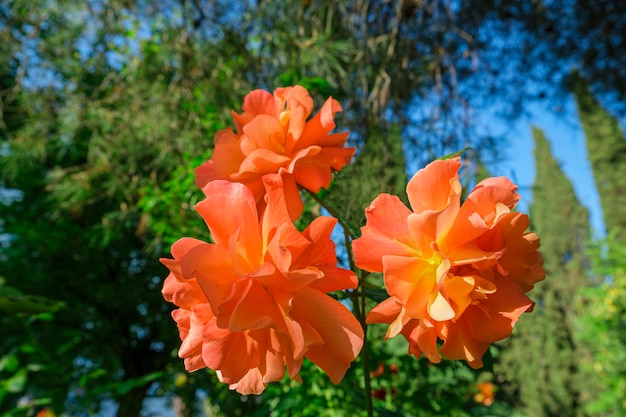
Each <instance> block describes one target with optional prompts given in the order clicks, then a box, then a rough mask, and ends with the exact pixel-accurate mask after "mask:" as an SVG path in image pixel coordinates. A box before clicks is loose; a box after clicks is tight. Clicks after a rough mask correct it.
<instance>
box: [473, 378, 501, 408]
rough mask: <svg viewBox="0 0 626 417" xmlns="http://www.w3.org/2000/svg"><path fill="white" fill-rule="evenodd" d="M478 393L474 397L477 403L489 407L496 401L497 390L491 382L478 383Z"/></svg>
mask: <svg viewBox="0 0 626 417" xmlns="http://www.w3.org/2000/svg"><path fill="white" fill-rule="evenodd" d="M477 388H478V392H477V393H476V394H475V395H474V401H476V402H477V403H480V404H483V405H486V406H487V407H488V406H490V405H491V404H493V402H494V399H495V395H494V392H495V388H496V386H495V385H493V384H492V383H491V382H486V381H485V382H479V383H478V386H477Z"/></svg>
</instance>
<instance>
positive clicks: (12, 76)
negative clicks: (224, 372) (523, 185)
mask: <svg viewBox="0 0 626 417" xmlns="http://www.w3.org/2000/svg"><path fill="white" fill-rule="evenodd" d="M557 3H558V2H539V3H537V2H513V1H501V2H496V3H494V2H475V1H470V2H463V3H462V4H457V3H455V2H452V3H450V2H446V1H438V0H432V1H414V0H395V1H385V2H380V1H374V0H371V1H368V0H361V1H355V2H344V1H338V2H337V1H330V0H319V1H301V0H288V1H278V0H263V1H258V2H226V1H223V0H214V1H197V0H165V1H160V2H154V1H150V0H138V1H134V2H128V1H125V0H88V1H86V2H82V3H76V2H67V1H63V0H33V1H24V0H8V1H4V2H1V3H0V116H1V117H0V220H1V223H0V234H1V235H2V236H3V237H8V239H7V240H2V242H1V243H2V244H1V245H0V265H1V268H2V269H1V271H2V272H1V273H2V275H3V276H4V277H5V278H6V283H5V285H3V286H2V287H0V309H1V310H2V311H3V314H2V315H0V329H1V330H0V381H2V382H1V383H0V410H1V411H2V413H3V415H10V416H16V417H17V416H30V415H34V414H36V413H37V412H38V411H39V410H42V409H44V408H45V410H47V411H50V412H55V413H56V414H57V415H60V414H61V413H63V412H66V413H67V414H69V415H75V414H81V415H95V414H96V413H97V412H98V410H99V408H100V406H101V404H102V402H103V400H108V399H112V400H114V401H117V402H118V403H119V406H120V407H119V410H118V412H117V415H118V416H120V417H126V416H128V417H136V416H137V415H139V413H140V410H141V407H142V402H143V400H144V399H145V398H146V396H159V397H165V398H170V399H171V400H172V402H173V403H177V402H178V403H181V402H182V403H183V404H185V405H186V407H183V408H184V410H183V412H182V414H184V415H197V414H198V413H199V412H200V409H199V408H197V407H196V405H195V404H194V399H195V396H196V393H198V392H203V393H205V394H207V395H208V398H209V405H208V407H207V410H212V411H211V412H212V413H214V414H216V415H217V413H221V415H225V416H231V415H242V416H244V415H253V414H254V413H256V415H268V413H273V414H275V415H285V416H286V415H294V414H296V415H320V414H319V413H327V414H330V413H331V411H330V410H333V413H334V412H336V413H337V415H338V414H340V413H344V414H355V413H356V411H355V410H359V409H360V405H361V404H362V397H360V396H359V395H361V394H360V392H361V391H360V389H361V387H358V386H357V385H356V384H358V383H357V382H356V381H359V380H360V374H359V373H360V372H362V371H361V369H362V368H361V367H360V366H359V363H356V364H355V365H354V366H353V368H352V369H351V370H350V374H349V376H348V377H347V378H346V379H345V380H344V382H342V384H340V385H339V386H337V387H335V386H333V385H332V384H331V383H330V382H329V381H328V379H327V377H326V376H325V375H323V374H322V373H321V372H320V371H319V370H318V369H317V368H315V367H313V366H312V365H310V364H306V365H305V367H304V368H303V379H304V381H305V382H304V384H302V385H299V384H296V383H293V382H288V381H286V382H285V383H283V384H276V385H272V386H270V387H269V388H268V390H267V393H266V394H264V395H263V396H260V397H254V398H252V397H251V398H246V399H244V398H242V397H241V396H240V395H238V394H236V393H233V392H230V391H229V390H228V388H227V387H226V386H224V385H223V384H221V383H219V382H218V381H217V379H216V377H215V375H214V373H211V372H196V373H194V374H191V375H188V374H187V373H185V372H184V370H183V369H182V361H181V360H180V359H178V358H177V357H176V350H177V348H178V345H179V343H180V341H179V338H178V335H177V332H176V326H175V325H174V323H173V322H172V320H171V319H170V317H169V313H170V310H171V306H169V305H167V303H165V302H164V301H163V300H162V297H161V295H160V288H161V284H162V281H163V278H164V276H165V274H166V269H165V268H164V267H163V266H162V265H160V264H159V263H158V258H159V257H162V256H167V252H168V248H169V246H170V245H171V243H172V242H173V241H175V240H176V239H177V238H179V237H182V236H193V237H196V238H201V239H205V240H208V239H210V236H208V235H207V231H206V228H205V227H204V225H203V222H202V220H201V219H200V218H199V217H198V216H197V215H196V213H195V211H194V210H193V206H194V204H195V203H196V202H197V201H199V199H201V198H202V193H201V192H200V191H199V190H197V189H196V188H195V187H194V186H193V173H192V169H193V167H194V166H196V165H198V164H199V163H201V162H202V161H204V160H206V159H207V158H209V157H210V155H211V148H212V145H213V144H212V138H213V135H214V134H215V132H216V131H217V130H218V129H221V128H224V127H226V126H229V125H231V117H230V111H231V109H234V110H235V111H240V110H241V103H242V100H243V97H244V95H245V94H246V93H247V92H249V91H250V90H252V89H254V88H259V87H261V88H266V89H268V90H272V89H274V88H275V87H278V86H281V85H287V84H295V83H299V84H302V85H304V86H305V87H307V88H308V89H309V90H310V91H311V93H312V95H313V96H314V98H315V102H316V103H318V105H319V104H321V103H322V100H324V99H325V98H327V97H328V96H329V95H332V96H334V97H335V98H337V99H338V100H339V101H340V102H341V104H342V106H343V108H344V112H343V113H341V114H339V115H338V117H337V125H338V126H339V128H338V129H339V130H351V131H352V132H353V133H352V134H351V136H350V141H351V143H352V144H353V145H357V146H359V154H358V156H357V158H356V162H355V164H354V165H353V166H350V167H349V168H347V169H346V170H345V171H343V172H342V173H341V174H340V175H338V176H337V178H336V180H335V183H334V185H333V187H334V188H333V189H332V190H331V192H330V194H328V198H329V201H332V203H333V204H334V205H335V206H336V207H337V209H338V210H340V211H341V213H342V215H345V217H346V218H347V219H348V220H349V221H350V222H351V223H353V224H354V225H355V227H356V225H359V224H362V221H363V219H362V216H363V212H362V209H363V208H364V207H365V206H367V204H369V202H370V201H371V199H372V198H373V196H375V195H376V194H377V193H378V192H381V191H384V190H385V191H389V192H393V193H395V194H399V195H402V194H403V190H404V186H405V183H406V171H414V170H415V169H417V167H419V166H422V165H423V164H424V163H425V162H428V161H429V160H431V159H434V158H437V157H440V156H441V155H445V154H449V153H452V152H456V151H458V150H459V149H464V148H465V147H467V146H470V147H472V148H473V149H474V150H475V151H474V152H472V153H469V154H468V155H467V159H468V160H472V161H473V162H476V161H479V162H481V164H482V163H488V162H491V161H493V160H495V159H496V158H497V151H498V150H499V149H498V147H502V144H500V143H498V142H497V141H496V139H497V138H494V137H491V136H488V135H482V136H481V135H477V134H476V132H477V123H478V118H477V117H476V116H475V109H480V108H481V106H485V105H486V106H491V105H495V103H496V101H498V100H500V101H499V102H501V103H505V104H506V106H509V107H513V108H515V109H519V107H515V106H521V105H522V104H520V103H524V102H525V100H526V99H528V98H533V97H535V96H537V95H540V94H542V93H543V91H540V92H539V93H538V92H537V91H538V89H536V88H530V87H534V86H536V85H540V86H541V89H539V90H542V89H544V88H547V89H550V88H552V89H559V88H560V86H561V85H562V84H561V83H560V82H553V81H555V80H557V81H558V79H559V77H560V78H565V76H564V75H563V74H564V72H563V71H569V70H570V65H565V64H564V62H566V61H563V59H565V58H563V57H564V56H565V55H564V54H563V51H564V50H567V51H568V52H570V53H571V54H572V56H574V57H581V56H582V57H592V56H593V54H594V51H596V56H602V57H603V59H602V60H599V61H594V60H593V59H587V58H586V59H583V60H580V61H576V62H574V64H576V65H578V66H579V68H578V69H579V70H580V71H581V72H582V74H583V75H584V76H585V77H588V78H589V79H590V80H591V81H590V82H591V85H592V86H593V87H594V88H596V89H598V90H599V91H606V90H611V89H613V92H614V93H615V94H616V96H617V98H618V99H619V98H620V97H621V98H623V94H624V91H626V88H623V86H622V83H621V81H620V80H622V79H626V77H622V78H620V77H618V75H619V74H621V73H620V71H623V68H626V66H624V65H621V66H620V65H619V63H620V62H623V61H620V60H623V57H624V56H626V54H623V53H622V52H623V42H622V40H623V36H622V35H621V34H620V32H619V30H617V29H616V28H619V27H620V25H619V24H618V23H619V22H620V18H621V17H620V15H619V13H616V12H618V11H619V8H620V7H621V6H620V5H616V6H610V7H609V6H608V5H603V6H602V7H596V6H593V7H592V5H591V3H589V4H587V3H588V2H583V1H575V2H567V3H566V4H564V5H562V6H561V7H564V8H565V9H564V10H565V11H564V12H563V13H560V10H561V9H559V7H557V6H558V4H557ZM601 3H602V4H604V3H605V2H601ZM617 3H619V2H617ZM617 3H616V4H617ZM591 9H592V10H593V13H591V14H590V13H589V10H591ZM557 12H558V13H557ZM603 14H604V17H605V18H606V20H605V21H603V23H602V25H601V26H599V27H598V28H599V29H597V28H593V27H592V25H591V24H592V23H593V22H595V21H596V20H600V19H599V18H600V17H602V16H603ZM624 15H626V13H623V14H622V15H621V16H624ZM594 19H595V20H594ZM549 25H554V28H556V30H561V28H564V29H563V31H562V33H561V34H562V35H564V36H559V37H557V36H552V35H551V36H543V35H544V34H546V33H550V32H549V31H547V29H548V28H549V27H550V26H549ZM565 29H567V30H565ZM576 31H578V32H579V33H578V34H577V33H576ZM607 33H608V34H611V36H607V37H606V38H605V37H604V35H603V34H607ZM576 35H579V36H576ZM599 35H602V36H599ZM496 38H497V39H499V40H500V41H499V42H491V40H493V39H496ZM579 38H585V39H595V40H598V39H599V41H594V42H572V40H577V39H579ZM556 40H559V42H556ZM564 48H565V49H564ZM568 59H569V58H568ZM567 62H568V63H569V62H570V61H569V60H567ZM594 65H595V66H594ZM607 68H609V69H615V71H614V72H611V74H610V77H609V76H606V77H604V76H601V75H602V72H603V71H606V70H607ZM620 68H621V69H620ZM596 70H597V71H596ZM594 71H595V72H594ZM545 74H549V75H550V77H546V76H545ZM568 74H569V72H568ZM594 74H595V75H594ZM605 75H606V74H605ZM539 81H541V84H532V83H536V82H539ZM527 87H528V88H527ZM554 91H556V90H554ZM620 94H621V95H620ZM512 113H515V112H512ZM509 114H511V113H509ZM407 166H409V167H410V168H408V169H407ZM475 166H479V165H476V164H472V165H470V166H468V167H467V168H469V169H468V172H469V171H471V170H472V169H474V168H472V167H475ZM480 166H482V165H480ZM477 175H478V174H477ZM468 178H469V177H468ZM471 181H473V180H471V179H470V182H471ZM344 187H348V188H349V189H350V195H348V193H344V192H342V189H343V188H344ZM10 196H12V197H11V198H9V197H10ZM333 199H334V200H333ZM307 207H308V209H309V211H308V213H307V215H306V216H307V219H311V218H313V216H315V215H317V214H318V213H319V212H320V208H319V205H317V204H316V203H314V202H312V201H309V202H307ZM303 223H307V221H304V222H303ZM300 226H303V224H300ZM375 293H376V291H374V290H372V291H371V292H370V294H372V298H374V294H375ZM376 295H378V296H380V291H378V292H377V293H376ZM16 300H18V301H17V303H15V301H16ZM369 301H370V302H372V300H369ZM9 310H10V311H9ZM7 312H10V314H6V313H7ZM380 332H381V330H380V329H378V328H376V327H373V328H372V329H371V333H372V337H371V340H372V343H373V344H372V349H371V351H372V358H371V361H372V363H371V364H370V367H371V368H372V370H376V369H378V365H379V364H383V369H384V372H383V373H382V374H380V375H378V376H377V377H376V378H375V379H374V387H373V388H374V389H375V390H377V392H376V395H377V400H376V401H375V405H376V409H377V412H378V414H379V415H381V416H382V415H398V414H401V415H407V416H410V415H420V416H421V415H426V416H427V415H433V416H434V415H451V416H452V415H457V416H466V415H485V416H487V415H493V416H499V415H502V416H504V415H513V414H512V412H510V411H511V410H510V407H509V406H508V405H507V404H506V403H505V402H503V401H502V398H505V397H502V396H501V393H504V392H505V390H504V388H502V389H501V390H500V391H498V392H497V393H496V402H495V403H494V404H493V405H491V406H486V405H484V404H483V405H480V404H478V403H476V401H475V400H474V399H473V398H474V397H473V396H474V394H475V393H476V384H477V382H480V381H483V380H490V381H492V382H493V383H495V384H496V385H497V386H498V387H500V382H499V380H497V377H498V375H494V374H492V373H491V372H490V371H489V370H487V371H485V372H484V373H474V372H473V371H471V370H469V368H466V367H465V366H462V365H459V364H457V363H447V362H446V363H444V364H443V365H442V366H432V365H429V364H428V363H427V362H426V361H424V360H423V359H422V360H419V361H417V360H415V359H414V358H411V357H408V356H407V355H406V353H405V352H406V348H405V347H404V348H401V347H400V343H399V341H396V340H394V341H392V342H391V343H389V344H386V343H385V344H383V343H382V342H380V339H381V337H382V335H381V334H380ZM403 350H404V351H403ZM497 353H498V352H497V350H494V356H495V357H496V358H498V355H497ZM392 365H395V367H397V369H398V372H397V373H395V372H391V369H392V368H391V366H392ZM394 388H395V392H394V391H393V389H394ZM5 410H10V411H5ZM319 410H326V411H319ZM302 413H304V414H302ZM307 413H308V414H307ZM316 413H318V414H316ZM207 414H208V413H207Z"/></svg>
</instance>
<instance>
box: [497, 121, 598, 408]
mask: <svg viewBox="0 0 626 417" xmlns="http://www.w3.org/2000/svg"><path fill="white" fill-rule="evenodd" d="M532 132H533V138H534V140H535V151H534V153H535V165H536V175H535V181H534V185H533V188H532V191H533V201H532V205H531V208H530V218H531V222H532V224H531V229H532V231H534V232H536V233H537V234H538V235H539V236H540V237H541V252H542V255H543V258H544V266H545V269H546V273H547V276H546V279H545V281H543V282H541V283H540V285H537V286H536V287H535V288H534V289H533V290H532V291H531V293H530V294H529V296H530V298H531V299H533V300H534V301H535V302H536V305H535V308H534V311H533V312H532V313H531V314H528V315H527V316H525V317H523V318H522V320H521V321H522V323H521V325H520V326H519V327H518V328H516V329H515V331H514V335H513V337H512V338H511V339H510V341H508V342H504V343H503V345H504V349H503V351H502V360H501V372H503V373H504V374H505V375H506V377H507V379H508V380H509V382H510V383H511V385H510V386H509V387H508V389H509V394H511V395H512V400H511V401H512V402H515V400H516V399H517V398H519V403H518V404H517V406H518V409H519V410H520V411H522V412H523V413H524V414H525V415H528V416H533V417H535V416H536V417H551V416H555V417H556V416H571V417H574V416H584V415H586V414H585V411H584V407H583V405H584V404H585V402H587V401H588V400H589V396H590V395H591V394H592V393H593V391H592V389H593V387H592V383H591V381H590V379H588V378H587V377H588V376H587V375H584V374H583V373H582V371H581V367H580V364H581V363H582V362H584V361H587V360H591V358H590V354H589V352H588V351H587V350H586V349H585V348H584V346H582V345H581V344H580V343H579V342H578V341H577V340H576V338H575V327H574V321H575V319H576V318H577V317H578V315H579V314H580V313H579V312H578V311H577V310H576V308H575V304H574V303H573V300H574V298H575V296H576V294H577V292H578V291H579V290H580V289H581V288H583V287H586V286H588V285H589V278H588V276H587V275H586V273H585V271H586V268H587V264H586V262H587V261H586V258H585V250H586V246H587V244H588V240H589V235H590V231H589V219H588V217H589V215H588V212H587V209H586V208H585V207H583V206H582V205H581V204H580V203H579V201H578V198H577V197H576V194H575V193H574V188H573V186H572V184H571V182H570V181H569V179H568V178H567V177H566V176H565V175H564V174H563V171H562V170H561V168H560V167H559V164H558V162H557V161H556V160H555V159H554V157H553V156H552V153H551V151H550V144H549V142H548V141H547V139H546V138H545V135H544V133H543V132H542V131H541V130H540V129H539V128H537V127H533V130H532Z"/></svg>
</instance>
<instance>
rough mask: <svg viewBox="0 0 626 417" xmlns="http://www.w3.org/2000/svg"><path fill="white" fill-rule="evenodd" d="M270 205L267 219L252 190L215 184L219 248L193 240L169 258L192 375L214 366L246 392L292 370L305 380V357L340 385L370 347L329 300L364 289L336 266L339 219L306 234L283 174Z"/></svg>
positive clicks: (208, 203)
mask: <svg viewBox="0 0 626 417" xmlns="http://www.w3.org/2000/svg"><path fill="white" fill-rule="evenodd" d="M263 182H264V186H265V190H266V192H267V195H268V202H267V207H266V209H265V211H264V213H263V215H262V216H261V218H260V219H259V216H258V213H257V207H256V201H255V198H254V196H253V194H252V192H251V191H250V190H249V189H248V188H246V187H245V186H244V185H242V184H237V183H231V182H228V181H220V180H218V181H212V182H210V183H209V184H208V185H206V186H205V187H204V189H203V191H204V193H205V195H206V199H205V200H203V201H201V202H200V203H198V204H197V205H196V209H197V211H198V212H199V213H200V215H201V216H202V217H203V219H204V220H205V222H206V224H207V226H208V228H209V230H210V231H211V236H212V238H213V240H214V242H215V243H206V242H203V241H200V240H195V239H190V238H183V239H180V240H179V241H177V242H176V243H175V244H174V245H173V246H172V255H173V257H174V259H162V262H163V263H164V264H165V265H166V266H167V267H168V268H169V270H170V274H169V276H168V277H167V279H166V280H165V283H164V286H163V296H164V297H165V299H166V300H167V301H171V302H173V303H174V304H176V305H177V306H179V307H180V309H178V310H175V311H174V312H173V314H172V315H173V317H174V319H175V320H176V322H177V324H178V328H179V333H180V337H181V339H182V341H183V342H182V344H181V347H180V350H179V356H181V357H182V358H184V360H185V367H186V369H187V370H188V371H194V370H196V369H200V368H203V367H205V366H206V367H209V368H211V369H214V370H215V371H217V374H218V377H219V378H220V380H222V381H223V382H226V383H228V384H229V385H230V387H231V389H236V390H237V391H238V392H240V393H242V394H258V393H260V392H262V391H263V390H264V389H265V386H266V385H267V383H269V382H272V381H280V380H282V378H283V377H284V374H285V367H286V369H287V373H288V374H289V376H290V377H291V378H293V379H296V380H299V376H298V373H299V370H300V367H301V365H302V361H303V358H305V357H306V358H308V359H309V360H311V361H312V362H313V363H315V364H317V365H318V366H319V367H320V368H322V369H323V370H324V371H325V372H326V373H327V374H328V375H329V377H330V379H331V380H332V381H333V382H335V383H338V382H339V381H340V380H341V379H342V378H343V376H344V374H345V372H346V371H347V369H348V368H349V367H350V364H351V363H352V361H353V360H354V359H355V358H356V356H357V355H358V353H359V351H360V350H361V346H362V344H363V330H362V328H361V325H360V324H359V322H358V321H357V320H356V318H355V317H354V316H353V315H352V313H351V312H350V311H349V310H348V309H347V308H346V307H345V306H344V305H343V304H341V303H340V302H339V301H337V300H335V299H334V298H332V297H330V296H329V295H327V293H328V292H332V291H338V290H343V289H348V288H355V287H356V286H357V278H356V275H355V274H354V273H353V272H352V271H349V270H345V269H341V268H338V267H337V266H336V264H337V258H336V255H335V245H334V243H333V242H332V240H331V239H330V234H331V231H332V229H333V227H334V226H335V224H336V219H333V218H330V217H318V218H316V219H315V220H314V221H313V222H312V223H311V224H310V225H309V227H308V228H306V229H305V230H304V231H303V232H299V231H298V230H297V229H296V228H295V226H294V225H293V223H292V221H291V219H290V217H289V214H288V211H287V207H286V203H285V193H284V190H283V181H282V178H281V176H280V175H278V174H274V175H271V174H270V175H267V176H265V178H264V179H263Z"/></svg>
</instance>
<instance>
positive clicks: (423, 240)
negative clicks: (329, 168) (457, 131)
mask: <svg viewBox="0 0 626 417" xmlns="http://www.w3.org/2000/svg"><path fill="white" fill-rule="evenodd" d="M460 167H461V163H460V159H459V158H454V159H449V160H444V161H435V162H433V163H431V164H429V165H428V166H427V167H426V168H424V169H422V170H420V171H419V172H417V173H416V174H415V176H414V177H413V178H412V179H411V180H410V181H409V183H408V185H407V194H408V197H409V201H410V204H411V208H412V210H411V209H409V208H407V207H406V206H405V205H404V204H403V203H402V202H401V201H400V199H399V198H397V197H395V196H391V195H388V194H381V195H379V196H378V197H377V198H376V199H375V200H374V201H373V202H372V204H371V205H370V206H369V207H368V208H367V210H366V217H367V224H366V225H365V226H364V227H363V228H362V236H361V237H360V238H358V239H356V240H355V241H354V242H353V249H354V258H355V262H356V264H357V266H358V267H360V268H362V269H365V270H368V271H372V272H383V274H384V282H385V286H386V288H387V292H388V293H389V295H390V296H391V297H390V298H388V299H387V300H385V301H383V302H382V303H380V304H379V305H378V306H376V307H374V309H372V311H371V312H370V313H369V315H368V317H367V321H368V323H388V324H389V329H388V331H387V335H386V337H387V338H389V337H393V336H396V335H397V334H400V333H401V334H402V335H403V336H404V337H406V339H407V340H408V341H409V352H410V353H412V354H414V355H415V356H416V357H419V356H420V355H421V354H422V353H423V354H424V355H426V356H427V357H428V358H429V359H430V360H431V361H432V362H439V361H440V360H441V358H440V356H439V355H440V353H441V355H443V356H445V357H447V358H449V359H465V360H466V361H467V362H468V363H469V364H470V365H471V366H472V367H474V368H478V367H480V366H482V360H481V358H482V356H483V354H484V353H485V351H486V350H487V348H488V347H489V345H490V344H491V343H492V342H494V341H497V340H500V339H503V338H505V337H507V336H509V335H510V334H511V331H512V329H513V325H514V324H515V322H516V321H517V320H518V318H519V316H520V315H521V314H522V313H523V312H525V311H530V310H531V309H532V307H533V302H532V301H531V300H530V299H529V298H528V297H526V295H525V292H527V291H529V290H530V289H531V288H532V287H533V285H534V284H535V283H536V282H538V281H540V280H542V279H544V277H545V271H544V269H543V260H542V258H541V255H540V254H539V252H538V251H537V249H538V248H539V238H538V237H537V236H536V235H535V234H534V233H524V232H525V230H526V228H527V227H528V225H529V222H528V217H527V216H526V215H525V214H522V213H515V212H512V211H511V210H512V209H513V207H514V206H515V205H516V203H517V202H518V200H519V198H520V197H519V195H518V194H517V193H516V192H515V190H516V189H517V187H516V186H515V185H514V184H513V183H511V182H510V181H509V180H508V179H506V178H504V177H498V178H489V179H486V180H484V181H482V182H481V183H479V184H478V185H477V186H476V187H475V188H474V190H473V191H472V192H471V193H470V194H469V196H468V197H467V199H466V201H465V202H464V203H463V204H462V205H461V191H462V190H461V183H460V181H459V178H458V171H459V169H460ZM438 339H440V340H443V342H444V343H443V345H442V347H441V351H440V352H439V350H438V348H437V340H438Z"/></svg>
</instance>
